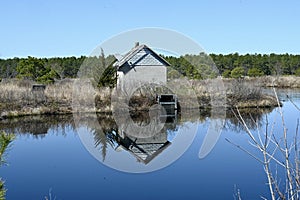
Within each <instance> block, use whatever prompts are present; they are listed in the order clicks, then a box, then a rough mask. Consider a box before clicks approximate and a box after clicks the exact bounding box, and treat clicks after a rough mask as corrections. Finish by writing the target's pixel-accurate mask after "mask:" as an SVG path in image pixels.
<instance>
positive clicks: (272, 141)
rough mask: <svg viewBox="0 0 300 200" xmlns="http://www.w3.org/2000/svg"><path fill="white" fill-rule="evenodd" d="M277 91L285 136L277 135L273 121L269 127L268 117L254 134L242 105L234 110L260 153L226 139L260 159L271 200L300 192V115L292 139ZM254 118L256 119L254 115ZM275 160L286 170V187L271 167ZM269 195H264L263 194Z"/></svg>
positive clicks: (294, 197)
mask: <svg viewBox="0 0 300 200" xmlns="http://www.w3.org/2000/svg"><path fill="white" fill-rule="evenodd" d="M274 94H275V96H276V99H277V102H278V111H279V115H280V117H281V125H282V133H283V135H282V138H277V136H276V135H275V134H274V125H275V123H274V124H272V125H271V130H269V127H270V124H269V122H268V118H266V125H265V130H264V131H263V132H262V131H260V128H261V127H259V124H258V123H257V122H256V123H257V134H254V133H253V132H252V131H251V130H250V129H249V126H248V125H247V123H246V122H245V120H244V118H243V117H242V115H241V113H240V111H239V109H238V108H237V109H236V110H235V111H234V113H235V115H236V118H237V119H238V120H239V121H240V123H241V124H242V125H243V126H244V128H245V130H246V133H247V134H248V136H249V138H250V144H251V145H252V146H254V147H255V148H256V149H258V150H259V152H260V153H261V156H257V155H255V154H254V153H252V152H251V151H249V150H247V149H246V148H244V147H242V146H240V145H238V144H235V143H234V142H232V141H230V140H229V139H226V140H227V141H228V142H229V143H231V144H233V145H234V146H236V147H237V148H239V149H241V150H242V151H244V152H246V153H247V154H248V155H250V156H251V157H253V158H255V159H256V160H257V161H259V162H260V163H261V164H262V165H263V167H264V171H265V174H266V176H267V179H268V188H269V191H270V195H271V198H272V200H275V199H290V200H296V199H299V192H300V187H299V185H300V178H299V177H300V176H299V175H300V171H299V164H300V161H299V153H300V151H299V149H298V145H299V138H298V127H299V119H298V120H297V126H296V127H297V128H296V132H295V135H294V137H293V138H294V139H293V140H290V139H289V138H290V137H288V134H289V133H288V129H287V126H286V123H285V118H284V115H283V111H282V108H281V107H280V102H279V99H278V96H277V92H276V90H275V89H274ZM253 120H254V119H253ZM273 163H275V164H276V166H280V167H281V169H283V171H284V173H285V187H283V186H282V185H280V181H279V180H278V177H277V169H274V168H272V167H271V166H273V165H272V164H273ZM262 198H263V199H266V198H265V197H262Z"/></svg>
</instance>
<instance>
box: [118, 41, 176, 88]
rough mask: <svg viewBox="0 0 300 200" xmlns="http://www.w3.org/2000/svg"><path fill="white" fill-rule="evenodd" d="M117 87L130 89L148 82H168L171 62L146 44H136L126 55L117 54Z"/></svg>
mask: <svg viewBox="0 0 300 200" xmlns="http://www.w3.org/2000/svg"><path fill="white" fill-rule="evenodd" d="M116 58H117V62H116V63H114V66H115V67H116V68H117V76H118V79H117V87H119V89H122V90H128V89H130V88H132V87H138V86H140V85H143V84H147V83H156V84H166V82H167V68H166V67H167V66H170V64H169V63H168V62H167V61H165V60H164V59H163V58H162V57H161V56H159V55H158V54H157V53H155V52H154V51H153V50H152V49H150V48H149V47H147V46H146V45H138V44H137V45H136V46H135V47H134V48H132V49H131V50H130V51H129V52H128V53H127V54H125V55H124V56H116Z"/></svg>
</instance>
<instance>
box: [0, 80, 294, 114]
mask: <svg viewBox="0 0 300 200" xmlns="http://www.w3.org/2000/svg"><path fill="white" fill-rule="evenodd" d="M285 78H286V77H282V78H280V77H279V78H278V79H276V80H277V81H279V80H282V79H285ZM274 79H275V77H274ZM294 79H295V80H294ZM299 80H300V79H297V78H296V77H291V81H289V82H288V81H285V85H286V84H287V83H290V85H291V86H293V87H294V86H295V85H296V84H298V82H297V81H299ZM270 82H273V83H274V80H273V79H272V80H271V78H270V77H264V78H252V79H243V80H241V79H240V80H236V79H222V83H224V88H221V89H222V91H218V92H212V90H211V88H210V87H212V86H214V87H215V86H216V85H218V84H219V83H220V80H217V79H209V80H202V81H190V83H191V84H190V85H189V86H188V87H190V88H189V89H190V90H191V91H192V92H194V93H195V94H194V96H195V95H196V98H194V99H193V98H191V94H189V93H186V91H187V90H186V88H183V89H181V90H182V91H183V93H182V96H181V97H179V100H180V102H181V104H182V106H183V107H184V106H185V103H186V102H189V101H190V102H191V103H195V101H196V102H197V103H198V104H197V107H200V108H202V109H206V108H208V109H209V108H211V107H212V106H215V105H212V102H213V101H212V99H213V100H215V99H218V98H219V99H222V101H220V105H217V106H223V107H226V108H232V107H239V108H252V107H274V106H277V102H276V99H275V98H274V97H273V96H271V95H268V94H264V93H263V92H262V90H261V87H262V86H268V85H269V83H270ZM279 82H280V81H279ZM279 82H278V83H279ZM280 83H281V82H280ZM33 84H34V83H33V82H30V81H26V80H16V79H11V80H6V81H2V82H1V83H0V117H1V118H7V117H15V116H24V115H40V114H71V113H73V112H97V113H109V112H112V106H111V94H112V92H113V90H112V89H110V88H95V87H93V86H92V84H91V83H90V82H89V81H88V80H84V81H82V80H81V81H80V82H78V80H76V79H65V80H62V81H56V82H55V83H54V84H50V85H47V86H46V88H45V90H37V91H34V90H33V89H32V85H33ZM176 85H179V86H180V85H181V82H180V80H179V81H177V82H176ZM277 86H278V84H277ZM224 97H226V101H223V100H224ZM180 98H181V99H180ZM128 102H129V109H130V110H147V109H149V107H150V106H151V105H153V104H154V103H155V91H154V90H151V89H149V88H144V89H141V90H139V91H137V92H136V93H135V95H134V96H133V97H131V99H130V100H129V101H128ZM198 105H199V106H198Z"/></svg>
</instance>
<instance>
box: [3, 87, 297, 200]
mask: <svg viewBox="0 0 300 200" xmlns="http://www.w3.org/2000/svg"><path fill="white" fill-rule="evenodd" d="M286 93H288V94H289V97H290V98H291V99H292V100H293V103H295V104H296V105H297V106H299V107H300V91H299V90H298V91H295V90H284V91H281V92H280V98H281V100H282V101H283V111H284V116H285V119H286V124H287V127H288V131H289V133H291V134H294V133H295V130H296V122H297V119H298V118H299V117H300V111H298V110H297V109H296V108H295V106H294V105H293V104H292V103H291V101H289V100H288V99H287V98H286ZM250 114H251V115H250ZM243 116H244V117H245V120H246V121H247V123H248V125H249V127H250V128H251V129H252V130H253V131H254V132H255V130H256V124H255V123H253V122H252V119H255V120H256V121H257V122H258V124H259V126H261V127H262V128H261V130H264V129H265V124H266V119H268V122H269V124H273V123H274V122H275V128H274V134H276V136H277V137H278V138H280V136H281V133H282V131H281V130H282V129H281V127H280V116H279V115H278V108H275V109H265V110H256V109H255V110H251V112H250V111H247V112H246V113H245V114H243ZM98 117H99V118H98V121H99V123H100V124H101V126H102V128H103V130H104V132H105V133H106V135H103V133H102V132H97V130H94V129H93V128H91V127H90V128H89V125H87V124H83V125H82V127H83V129H84V130H86V131H87V134H90V135H92V136H93V138H94V147H95V151H97V152H98V154H99V157H98V159H99V160H100V161H99V160H98V159H96V158H95V157H94V155H91V153H90V152H89V150H88V149H87V148H86V146H85V144H83V142H82V140H81V139H80V135H79V133H78V132H77V131H76V128H75V124H74V120H73V116H40V117H38V116H35V117H24V118H19V119H12V120H4V121H1V122H0V129H1V130H6V131H7V132H14V133H15V134H16V136H17V137H16V139H15V140H14V141H13V143H12V146H11V147H10V149H9V150H8V152H7V156H6V161H7V163H8V165H5V166H2V167H1V168H0V176H1V177H2V179H3V180H5V187H6V189H7V199H45V197H47V198H48V199H50V197H51V198H52V199H54V198H55V199H64V200H65V199H234V194H235V193H236V189H235V188H238V189H239V190H240V192H241V196H242V198H243V199H259V198H260V196H264V197H266V198H268V199H269V198H270V196H269V192H268V187H267V185H266V182H267V178H266V176H265V173H264V170H263V166H262V165H261V164H260V163H259V162H258V161H256V160H255V159H253V158H252V157H250V156H249V155H247V154H246V153H244V152H243V151H241V150H239V149H237V148H236V147H235V146H233V145H231V144H230V143H228V142H227V141H226V140H225V139H226V138H227V139H229V140H231V141H233V142H235V143H237V144H239V145H241V146H243V147H245V148H247V149H249V150H250V151H251V152H253V153H254V154H256V155H258V156H259V155H260V154H259V153H258V151H257V150H256V149H255V148H253V147H252V146H251V145H249V143H248V141H249V136H248V135H247V134H246V133H245V131H244V129H243V127H242V126H241V125H240V124H239V123H238V120H237V119H236V118H235V117H234V115H233V114H232V113H230V112H229V113H227V118H226V123H225V127H224V129H223V131H222V134H221V136H220V138H219V140H218V142H217V144H216V145H215V147H214V148H213V150H212V151H211V152H210V153H209V154H208V156H206V157H205V158H204V159H199V158H198V153H199V149H200V146H201V144H202V142H203V138H204V137H205V134H206V131H207V128H208V126H209V123H210V122H211V120H217V119H211V118H210V115H209V113H205V112H203V113H202V114H201V116H199V115H195V116H190V117H189V118H181V117H180V116H179V117H178V118H177V119H175V120H173V121H172V120H171V122H169V123H168V124H167V126H166V127H164V133H165V134H164V135H161V136H160V137H158V138H156V139H155V141H156V143H159V144H164V145H166V146H164V149H163V150H162V151H161V152H160V153H158V155H154V156H153V157H151V158H148V160H147V161H145V160H146V159H147V158H145V156H143V155H141V153H140V154H139V156H140V157H138V156H137V155H136V154H134V153H133V152H130V151H129V150H130V148H129V149H127V150H126V148H124V146H123V148H121V149H120V145H119V144H118V142H116V137H115V133H116V132H118V130H117V127H116V125H115V124H114V121H113V120H112V119H111V116H104V115H101V116H98ZM251 117H252V118H251ZM139 120H140V123H143V122H144V121H147V119H143V118H142V117H141V118H140V119H138V121H139ZM187 126H196V127H197V129H196V130H197V132H196V134H195V138H194V140H193V142H192V144H191V145H190V146H189V148H187V150H186V151H185V152H184V153H183V154H182V156H180V157H179V158H178V159H177V160H176V161H175V162H173V163H171V164H170V165H168V166H167V167H165V168H162V169H159V170H156V171H153V172H148V173H126V172H122V171H118V170H115V169H112V168H110V167H108V166H107V165H106V163H107V162H109V161H110V160H112V159H114V158H111V157H110V156H112V155H113V153H110V152H117V153H121V154H125V155H126V156H127V159H129V160H131V161H132V162H134V164H133V165H135V166H137V167H138V166H140V167H141V168H144V167H145V166H146V167H147V166H148V165H151V164H152V163H155V162H158V161H159V160H163V159H164V156H166V155H168V152H172V151H173V150H172V148H176V145H178V141H175V139H174V138H176V137H178V134H179V133H180V131H182V130H184V127H187ZM183 132H184V131H183ZM111 133H113V134H111ZM182 134H184V133H182ZM103 136H104V137H103ZM169 142H170V144H169ZM165 143H167V144H165ZM124 145H125V144H124ZM125 146H126V145H125ZM172 146H175V147H172ZM135 152H136V151H135ZM165 159H167V158H165ZM102 162H104V164H103V163H102ZM126 162H127V161H126ZM153 165H154V164H153ZM279 176H282V179H284V175H283V174H281V173H280V170H279Z"/></svg>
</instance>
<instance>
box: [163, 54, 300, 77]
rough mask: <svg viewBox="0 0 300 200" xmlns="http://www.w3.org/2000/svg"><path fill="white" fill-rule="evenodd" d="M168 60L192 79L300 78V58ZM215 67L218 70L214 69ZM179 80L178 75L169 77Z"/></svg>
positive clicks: (258, 56)
mask: <svg viewBox="0 0 300 200" xmlns="http://www.w3.org/2000/svg"><path fill="white" fill-rule="evenodd" d="M165 59H166V60H167V61H168V62H169V63H170V64H171V65H172V67H173V69H175V70H176V71H177V72H179V73H181V74H183V75H185V76H188V77H189V78H196V79H197V78H213V77H216V76H218V75H222V76H223V77H225V78H239V77H243V76H251V77H256V76H264V75H296V76H300V55H292V54H263V55H262V54H246V55H239V54H238V53H235V54H228V55H222V54H218V55H217V54H210V55H206V54H204V53H200V54H199V55H185V56H181V57H179V58H176V57H172V56H166V57H165ZM214 66H215V67H214ZM170 75H171V76H174V75H175V76H176V73H175V72H172V73H171V74H170Z"/></svg>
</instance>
